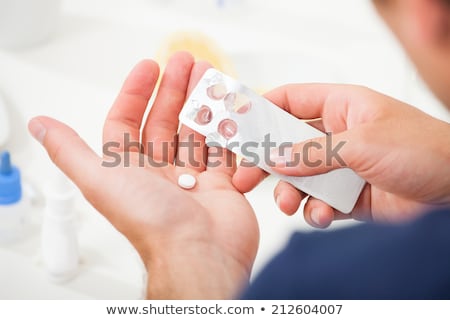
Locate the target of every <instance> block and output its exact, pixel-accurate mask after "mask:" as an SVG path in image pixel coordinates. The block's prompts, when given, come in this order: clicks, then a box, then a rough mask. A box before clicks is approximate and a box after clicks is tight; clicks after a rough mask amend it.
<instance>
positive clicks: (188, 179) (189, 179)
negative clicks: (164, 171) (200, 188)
mask: <svg viewBox="0 0 450 320" xmlns="http://www.w3.org/2000/svg"><path fill="white" fill-rule="evenodd" d="M196 183H197V179H195V177H194V176H193V175H190V174H187V173H185V174H182V175H180V176H179V177H178V185H179V186H180V187H182V188H183V189H192V188H193V187H195V184H196Z"/></svg>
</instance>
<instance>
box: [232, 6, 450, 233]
mask: <svg viewBox="0 0 450 320" xmlns="http://www.w3.org/2000/svg"><path fill="white" fill-rule="evenodd" d="M374 4H375V7H376V9H377V10H378V12H379V13H380V16H381V17H382V18H383V19H384V20H385V21H386V23H387V24H388V25H389V27H390V28H391V29H392V31H393V33H394V34H395V35H396V36H397V38H398V39H399V41H400V43H401V44H402V45H403V47H404V48H405V51H406V52H407V53H408V55H409V56H410V58H411V60H412V61H413V62H414V63H415V65H416V66H417V69H418V71H419V73H420V74H421V76H422V77H423V79H424V80H425V81H426V82H427V84H428V86H429V88H430V89H431V90H432V91H433V92H434V93H435V94H436V96H437V97H438V98H439V99H440V100H441V101H442V102H443V103H444V105H445V106H446V107H447V108H450V91H449V90H448V85H449V83H450V59H449V56H450V2H449V1H446V0H375V1H374ZM266 97H267V98H268V99H269V100H272V101H273V102H274V103H275V104H277V105H279V106H280V107H282V108H284V109H285V110H287V111H288V112H290V113H292V114H294V115H295V116H297V117H299V118H303V119H316V118H319V120H314V121H313V122H312V124H313V125H315V126H317V127H318V128H319V129H321V130H322V131H326V132H332V133H333V134H334V137H333V140H334V142H335V144H338V143H339V142H345V147H344V148H343V149H342V150H341V151H342V152H341V154H340V155H341V156H342V158H343V159H344V161H345V162H346V164H347V166H348V167H350V168H352V169H353V170H355V171H356V172H357V173H358V174H360V175H361V176H362V177H363V178H364V179H366V180H367V181H368V182H369V184H368V185H367V186H366V188H365V189H364V191H363V192H362V195H361V197H360V199H359V201H358V203H357V205H356V207H355V210H353V212H352V213H351V214H350V215H343V214H342V213H340V212H337V211H336V210H333V209H332V208H331V207H329V206H328V205H326V204H325V203H323V202H322V201H319V200H317V199H314V198H309V199H308V201H307V202H306V204H305V209H304V212H303V213H304V216H305V220H306V221H307V222H308V223H309V224H311V225H312V226H315V227H320V228H325V227H328V226H329V225H330V224H331V223H332V221H333V220H335V219H348V218H354V219H357V220H375V221H383V222H394V221H395V222H397V221H404V220H408V219H412V218H414V217H416V216H417V215H419V214H421V213H423V212H424V211H426V209H427V208H428V207H430V206H442V205H448V204H449V202H450V201H449V194H450V185H449V179H450V175H449V170H450V163H449V161H450V156H449V148H448V146H449V145H450V140H449V139H450V134H449V124H448V123H445V122H443V121H439V120H437V119H433V118H432V117H430V116H428V115H426V114H424V113H422V112H420V111H418V110H416V109H414V108H413V107H411V106H407V105H406V104H404V103H402V102H400V101H397V100H395V99H392V98H389V97H387V96H384V95H382V94H379V93H376V92H374V91H371V90H369V89H367V88H362V87H358V86H340V85H339V86H336V85H288V86H282V87H280V88H277V89H275V90H273V91H271V92H269V93H268V94H267V95H266ZM314 142H317V143H319V144H320V145H323V146H324V145H325V143H324V142H323V141H321V139H319V140H317V139H316V140H315V141H314ZM306 143H308V142H306ZM304 144H305V142H303V143H300V144H298V145H296V146H295V147H294V149H295V150H294V152H295V151H297V152H298V151H299V150H302V146H303V145H304ZM309 150H310V151H311V152H312V153H313V154H311V155H310V156H311V157H312V158H310V160H313V159H316V160H322V161H323V160H324V159H325V154H324V153H323V152H317V150H316V149H314V148H310V149H309ZM324 150H325V148H323V149H322V151H324ZM274 160H276V159H274ZM278 160H279V161H278V165H277V167H276V168H275V169H276V170H278V171H279V172H280V173H283V174H289V175H294V176H295V175H311V174H318V173H323V172H327V171H329V170H331V169H333V168H337V167H339V165H338V163H334V165H333V166H328V167H325V166H318V167H315V168H311V167H309V168H308V167H306V166H301V167H298V168H283V164H282V163H283V159H278ZM312 162H314V161H312ZM265 176H266V175H265V174H264V173H263V172H262V171H260V170H257V169H256V168H253V169H248V168H245V167H239V169H238V171H237V173H236V174H235V176H234V178H233V183H234V184H235V186H236V187H237V188H238V189H239V190H240V191H241V192H248V191H250V190H251V189H252V188H254V186H255V185H257V184H258V183H259V182H260V181H261V180H262V179H264V177H265ZM274 197H275V201H276V202H277V204H278V206H279V207H280V209H281V210H282V211H283V212H285V213H286V214H288V215H292V214H294V213H295V212H297V210H298V207H299V205H300V202H301V201H302V200H303V199H304V198H305V197H306V195H305V194H303V193H301V192H299V191H297V190H296V189H294V188H293V187H292V186H291V185H289V184H287V183H285V182H280V183H279V184H278V186H277V187H276V188H275V190H274Z"/></svg>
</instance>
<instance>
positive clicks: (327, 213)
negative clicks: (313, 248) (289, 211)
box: [303, 197, 350, 228]
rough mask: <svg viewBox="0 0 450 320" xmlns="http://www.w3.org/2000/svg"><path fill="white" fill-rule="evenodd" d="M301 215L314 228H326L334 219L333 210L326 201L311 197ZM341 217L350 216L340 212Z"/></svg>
mask: <svg viewBox="0 0 450 320" xmlns="http://www.w3.org/2000/svg"><path fill="white" fill-rule="evenodd" d="M303 215H304V217H305V220H306V222H308V223H309V224H310V225H311V226H313V227H316V228H327V227H328V226H329V225H330V224H331V223H332V222H333V220H334V219H335V210H334V209H333V208H331V207H330V206H329V205H327V204H326V203H324V202H322V201H320V200H318V199H315V198H312V197H311V198H309V199H308V201H307V202H306V204H305V208H304V210H303ZM336 215H337V214H336ZM336 217H337V216H336ZM341 217H342V218H345V217H347V218H350V216H349V215H343V214H341Z"/></svg>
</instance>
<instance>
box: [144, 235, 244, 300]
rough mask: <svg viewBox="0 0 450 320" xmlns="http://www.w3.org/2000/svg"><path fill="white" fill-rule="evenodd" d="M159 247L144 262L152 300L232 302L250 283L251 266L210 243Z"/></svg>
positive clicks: (149, 296) (148, 291) (148, 289)
mask: <svg viewBox="0 0 450 320" xmlns="http://www.w3.org/2000/svg"><path fill="white" fill-rule="evenodd" d="M159 248H160V249H158V250H155V251H154V252H152V254H151V255H150V256H149V257H148V259H147V260H146V261H145V264H146V268H147V272H148V284H147V298H149V299H165V300H166V299H191V300H192V299H232V298H235V297H237V296H238V295H239V294H240V292H241V291H242V289H244V288H245V286H247V284H248V280H249V277H250V269H251V266H245V265H243V264H241V263H240V262H239V261H238V260H237V259H235V258H234V257H232V256H231V255H227V254H226V252H225V250H223V249H221V248H219V247H217V246H215V245H212V244H211V243H207V242H199V241H196V242H191V243H178V244H175V245H164V246H160V247H159Z"/></svg>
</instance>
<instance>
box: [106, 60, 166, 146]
mask: <svg viewBox="0 0 450 320" xmlns="http://www.w3.org/2000/svg"><path fill="white" fill-rule="evenodd" d="M158 76H159V67H158V64H157V63H156V62H154V61H151V60H144V61H141V62H140V63H138V64H137V65H136V66H135V67H134V69H133V70H132V71H131V72H130V74H129V75H128V78H127V79H126V80H125V82H124V84H123V86H122V89H121V90H120V93H119V95H118V96H117V98H116V101H115V102H114V104H113V106H112V108H111V110H110V111H109V114H108V116H107V118H106V122H105V125H104V128H103V145H104V147H106V146H107V145H108V146H109V148H111V147H112V148H114V151H117V152H121V151H139V141H140V128H141V124H142V118H143V116H144V112H145V109H146V108H147V104H148V101H149V99H150V97H151V95H152V93H153V89H154V88H155V85H156V82H157V81H158ZM125 141H128V142H132V143H131V144H128V143H127V144H128V146H125V145H124V144H125ZM128 147H129V148H128ZM124 148H126V149H127V150H124Z"/></svg>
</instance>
